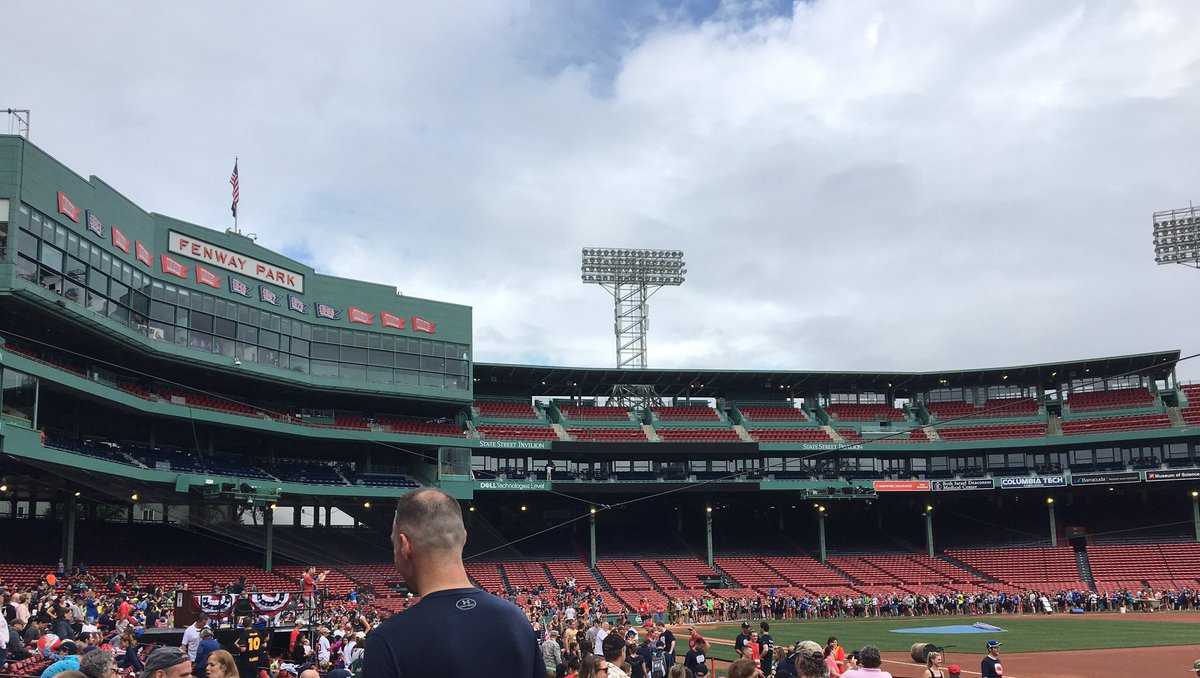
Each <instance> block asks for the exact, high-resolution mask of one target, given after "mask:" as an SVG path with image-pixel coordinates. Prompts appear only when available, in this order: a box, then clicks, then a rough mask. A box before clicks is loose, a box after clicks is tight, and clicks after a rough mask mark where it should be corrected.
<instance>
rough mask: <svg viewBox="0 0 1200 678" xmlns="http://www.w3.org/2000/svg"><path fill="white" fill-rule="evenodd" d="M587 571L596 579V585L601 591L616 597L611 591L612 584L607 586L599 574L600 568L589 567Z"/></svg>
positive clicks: (606, 582)
mask: <svg viewBox="0 0 1200 678" xmlns="http://www.w3.org/2000/svg"><path fill="white" fill-rule="evenodd" d="M588 571H590V572H591V573H592V576H593V577H595V578H596V583H597V584H599V585H600V589H601V590H603V591H605V592H607V593H609V594H611V595H613V596H615V595H617V594H616V592H615V591H613V587H612V584H609V583H608V580H607V579H605V578H604V575H602V574H600V568H598V567H589V568H588Z"/></svg>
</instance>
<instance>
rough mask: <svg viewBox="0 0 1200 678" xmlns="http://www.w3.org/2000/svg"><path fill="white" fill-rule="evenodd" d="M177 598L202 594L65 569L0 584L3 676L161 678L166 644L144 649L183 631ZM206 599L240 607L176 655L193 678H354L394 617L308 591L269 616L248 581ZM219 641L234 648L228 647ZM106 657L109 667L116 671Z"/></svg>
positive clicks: (200, 628) (362, 598) (192, 632)
mask: <svg viewBox="0 0 1200 678" xmlns="http://www.w3.org/2000/svg"><path fill="white" fill-rule="evenodd" d="M177 592H186V595H189V596H194V595H199V594H198V593H197V592H194V591H187V588H186V586H184V585H183V584H179V585H177V586H175V587H170V588H168V587H163V586H158V585H143V584H142V583H141V582H140V581H139V580H138V573H137V572H136V571H131V572H128V573H113V574H109V575H107V576H105V577H103V578H98V577H96V576H94V575H92V574H90V573H89V572H88V569H87V567H86V566H79V567H76V568H74V569H73V570H72V571H71V572H69V573H68V572H65V571H64V569H63V568H62V567H61V565H60V567H59V571H58V573H52V574H50V575H48V576H46V577H44V578H42V579H40V580H39V581H38V582H37V583H36V584H35V585H32V586H23V587H18V586H15V585H13V584H12V583H6V582H3V581H0V611H2V612H3V614H0V673H5V672H15V671H20V672H21V673H23V674H25V675H39V676H40V678H54V677H55V676H60V674H64V673H65V672H68V671H81V672H82V673H83V675H84V677H85V678H112V676H111V675H110V673H109V669H110V668H111V669H112V670H113V671H116V672H118V673H120V674H123V675H127V676H143V677H145V678H163V677H162V676H157V677H154V676H152V673H148V672H147V667H148V666H150V661H149V659H148V657H149V656H153V655H154V654H155V653H156V652H159V650H161V649H163V648H162V647H161V643H151V642H146V639H147V638H148V637H149V636H152V635H154V634H153V633H151V634H147V631H149V630H152V629H160V630H169V629H174V628H176V619H175V614H176V607H175V602H176V594H177ZM207 593H212V594H228V595H229V598H228V599H229V600H231V601H236V604H231V605H230V608H229V610H228V612H227V613H225V614H222V615H220V616H208V615H206V614H204V612H200V614H199V616H198V617H197V619H196V621H195V622H193V623H191V624H188V625H187V626H186V628H185V629H184V630H183V638H182V642H181V644H180V645H179V646H177V647H176V648H175V649H179V650H181V651H182V652H183V656H185V657H186V658H187V661H188V662H189V663H190V664H191V665H192V667H193V668H192V669H191V671H192V672H193V673H194V675H196V676H204V677H206V678H237V676H239V675H241V676H256V677H258V676H262V675H263V673H262V672H266V674H267V675H269V676H283V677H284V678H287V677H288V676H289V675H290V676H292V677H296V676H298V675H299V674H300V673H301V672H302V671H303V670H304V669H306V668H312V669H313V670H317V671H320V672H321V673H322V674H324V675H326V676H331V677H332V678H350V676H351V670H352V667H354V666H355V664H356V663H361V661H360V660H361V657H362V653H363V647H364V639H365V636H366V634H367V633H368V632H369V631H370V630H371V629H373V628H375V627H376V626H378V625H379V623H380V622H381V621H382V620H383V619H384V618H385V617H386V616H387V614H386V613H385V612H383V611H382V610H380V609H378V608H376V607H375V606H374V605H373V604H372V598H373V597H372V596H371V595H370V594H364V593H362V592H359V591H355V592H352V593H351V594H350V595H349V596H346V597H339V598H338V599H337V600H329V599H327V600H322V601H321V603H320V605H317V604H316V600H317V596H316V595H314V594H313V593H312V591H310V590H308V589H305V590H303V591H301V595H299V596H296V597H295V599H294V600H295V602H294V603H293V604H292V605H288V606H281V607H280V608H279V609H278V610H271V611H268V612H266V613H260V612H256V611H254V610H253V608H251V606H250V605H249V604H248V602H247V601H248V599H249V597H250V596H251V595H252V594H253V593H254V592H253V591H252V587H247V586H246V584H245V581H244V580H239V581H234V582H231V583H230V584H229V585H228V586H226V587H223V588H219V589H218V590H214V591H211V592H200V594H207ZM276 627H287V628H291V629H292V631H291V635H290V636H289V637H288V639H287V643H286V646H284V647H278V646H276V647H274V651H273V652H268V650H269V649H270V648H271V647H272V646H271V642H270V641H271V639H270V630H271V629H274V628H276ZM218 635H221V636H223V637H231V638H234V640H232V641H231V642H228V643H226V644H225V645H224V646H223V645H222V644H221V643H219V642H218V641H217V640H216V637H217V636H218ZM155 645H159V647H155ZM102 657H107V658H109V659H111V666H110V665H109V664H105V663H104V662H103V660H102ZM214 662H215V664H214ZM15 666H16V667H19V669H16V670H14V667H15ZM230 667H232V669H230ZM168 668H170V667H168ZM159 670H161V669H159ZM61 678H78V677H77V676H71V675H62V676H61Z"/></svg>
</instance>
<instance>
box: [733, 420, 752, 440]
mask: <svg viewBox="0 0 1200 678" xmlns="http://www.w3.org/2000/svg"><path fill="white" fill-rule="evenodd" d="M733 432H734V433H736V434H738V437H739V438H741V439H742V442H747V443H752V442H754V438H752V437H751V436H750V432H749V431H747V430H746V427H745V426H742V425H741V424H735V425H734V427H733Z"/></svg>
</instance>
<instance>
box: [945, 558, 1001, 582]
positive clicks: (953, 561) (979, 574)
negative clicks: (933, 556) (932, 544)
mask: <svg viewBox="0 0 1200 678" xmlns="http://www.w3.org/2000/svg"><path fill="white" fill-rule="evenodd" d="M938 558H939V559H940V560H944V561H946V562H947V563H950V564H951V565H953V566H955V567H957V568H961V569H963V570H966V571H967V572H970V573H971V574H973V575H975V576H976V577H979V579H980V580H982V581H985V582H989V583H994V582H995V581H996V578H995V577H990V576H988V575H987V574H985V573H984V572H982V571H980V570H977V569H975V568H973V567H971V566H970V565H968V564H966V563H964V562H963V561H961V560H959V559H958V558H955V557H953V556H948V555H946V554H945V553H942V554H939V555H938Z"/></svg>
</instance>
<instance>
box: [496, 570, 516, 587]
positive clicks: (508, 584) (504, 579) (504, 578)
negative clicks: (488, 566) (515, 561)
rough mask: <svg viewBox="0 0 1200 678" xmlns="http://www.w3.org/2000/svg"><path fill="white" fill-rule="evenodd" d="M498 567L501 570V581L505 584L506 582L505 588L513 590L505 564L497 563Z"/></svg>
mask: <svg viewBox="0 0 1200 678" xmlns="http://www.w3.org/2000/svg"><path fill="white" fill-rule="evenodd" d="M496 569H497V570H500V581H501V582H503V584H504V590H505V591H512V590H513V586H512V582H510V581H509V580H508V573H507V572H505V571H504V565H497V566H496Z"/></svg>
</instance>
